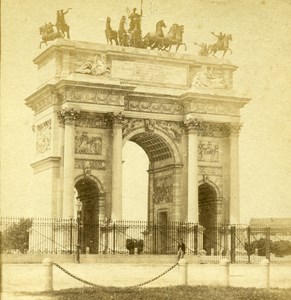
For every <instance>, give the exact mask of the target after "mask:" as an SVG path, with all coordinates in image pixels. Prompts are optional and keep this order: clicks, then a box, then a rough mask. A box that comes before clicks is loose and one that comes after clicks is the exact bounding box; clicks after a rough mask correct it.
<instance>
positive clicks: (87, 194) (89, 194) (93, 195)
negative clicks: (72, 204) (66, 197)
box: [75, 178, 99, 203]
mask: <svg viewBox="0 0 291 300" xmlns="http://www.w3.org/2000/svg"><path fill="white" fill-rule="evenodd" d="M75 188H76V189H77V191H78V195H79V197H80V200H81V201H82V202H83V203H84V202H87V203H90V202H94V200H95V201H96V199H97V197H98V194H99V191H98V187H97V185H96V183H95V182H94V181H93V180H91V179H87V178H83V179H81V180H79V181H78V182H77V183H76V185H75Z"/></svg>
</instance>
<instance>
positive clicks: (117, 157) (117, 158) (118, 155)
mask: <svg viewBox="0 0 291 300" xmlns="http://www.w3.org/2000/svg"><path fill="white" fill-rule="evenodd" d="M123 120H124V116H123V115H122V114H121V113H120V114H117V115H112V124H113V126H112V127H113V141H112V208H111V219H112V220H121V219H122V124H123Z"/></svg>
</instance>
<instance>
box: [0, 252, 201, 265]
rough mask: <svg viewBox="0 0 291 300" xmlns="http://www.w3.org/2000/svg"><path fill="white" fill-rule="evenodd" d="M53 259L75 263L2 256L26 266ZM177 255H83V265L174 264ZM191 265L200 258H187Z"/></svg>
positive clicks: (32, 256) (5, 260) (68, 257)
mask: <svg viewBox="0 0 291 300" xmlns="http://www.w3.org/2000/svg"><path fill="white" fill-rule="evenodd" d="M46 257H48V258H51V259H52V260H53V261H54V262H57V263H74V262H75V261H76V256H75V254H2V256H1V261H2V263H4V264H5V263H8V264H18V263H19V264H26V263H30V264H31V263H34V264H35V263H41V262H42V261H43V259H44V258H46ZM176 259H177V256H176V255H144V254H140V255H139V254H137V255H124V254H123V255H122V254H115V255H111V254H104V255H103V254H87V255H86V254H81V255H80V261H81V263H110V264H119V263H123V264H140V263H142V264H172V263H174V262H175V261H176ZM187 260H188V263H189V264H195V263H199V258H198V256H194V255H189V256H187Z"/></svg>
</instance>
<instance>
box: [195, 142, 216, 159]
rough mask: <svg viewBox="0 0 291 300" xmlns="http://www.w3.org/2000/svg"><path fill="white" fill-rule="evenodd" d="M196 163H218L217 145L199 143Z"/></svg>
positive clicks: (214, 143) (213, 143)
mask: <svg viewBox="0 0 291 300" xmlns="http://www.w3.org/2000/svg"><path fill="white" fill-rule="evenodd" d="M198 161H207V162H219V145H218V143H217V142H212V141H207V142H202V141H200V143H199V145H198Z"/></svg>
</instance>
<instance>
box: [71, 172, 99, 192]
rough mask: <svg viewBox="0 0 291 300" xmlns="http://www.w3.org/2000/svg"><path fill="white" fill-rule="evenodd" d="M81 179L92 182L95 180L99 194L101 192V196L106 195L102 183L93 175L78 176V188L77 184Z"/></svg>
mask: <svg viewBox="0 0 291 300" xmlns="http://www.w3.org/2000/svg"><path fill="white" fill-rule="evenodd" d="M81 179H91V180H93V181H94V182H95V183H96V185H97V187H98V190H99V192H100V193H101V194H103V193H104V187H103V185H102V183H101V182H100V180H99V179H98V178H97V177H95V176H93V175H91V174H90V175H79V176H77V177H76V178H75V182H74V186H76V183H77V182H78V181H80V180H81Z"/></svg>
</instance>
